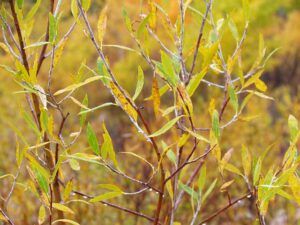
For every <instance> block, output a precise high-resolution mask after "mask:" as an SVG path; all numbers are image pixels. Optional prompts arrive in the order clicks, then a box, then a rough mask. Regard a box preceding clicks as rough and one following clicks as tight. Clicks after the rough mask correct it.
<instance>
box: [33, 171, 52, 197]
mask: <svg viewBox="0 0 300 225" xmlns="http://www.w3.org/2000/svg"><path fill="white" fill-rule="evenodd" d="M32 171H33V173H34V176H35V178H36V180H37V182H38V184H39V186H40V187H41V189H42V190H43V191H44V193H46V194H48V192H49V184H48V181H47V179H46V177H45V176H44V175H43V174H42V173H41V171H40V170H38V168H37V167H34V166H33V167H32Z"/></svg>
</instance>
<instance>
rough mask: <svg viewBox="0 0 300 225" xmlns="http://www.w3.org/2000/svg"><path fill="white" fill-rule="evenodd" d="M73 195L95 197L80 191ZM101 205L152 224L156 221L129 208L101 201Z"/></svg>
mask: <svg viewBox="0 0 300 225" xmlns="http://www.w3.org/2000/svg"><path fill="white" fill-rule="evenodd" d="M73 193H74V194H77V195H80V196H83V197H85V198H88V199H91V198H93V196H90V195H87V194H84V193H82V192H80V191H73ZM100 203H101V204H103V205H107V206H110V207H112V208H115V209H119V210H121V211H124V212H127V213H130V214H132V215H135V216H138V217H141V218H144V219H146V220H148V221H151V222H154V221H155V219H154V218H152V217H150V216H147V215H145V214H143V213H140V212H136V211H133V210H131V209H127V208H124V207H122V206H119V205H116V204H113V203H110V202H106V201H100ZM158 224H161V223H160V222H158Z"/></svg>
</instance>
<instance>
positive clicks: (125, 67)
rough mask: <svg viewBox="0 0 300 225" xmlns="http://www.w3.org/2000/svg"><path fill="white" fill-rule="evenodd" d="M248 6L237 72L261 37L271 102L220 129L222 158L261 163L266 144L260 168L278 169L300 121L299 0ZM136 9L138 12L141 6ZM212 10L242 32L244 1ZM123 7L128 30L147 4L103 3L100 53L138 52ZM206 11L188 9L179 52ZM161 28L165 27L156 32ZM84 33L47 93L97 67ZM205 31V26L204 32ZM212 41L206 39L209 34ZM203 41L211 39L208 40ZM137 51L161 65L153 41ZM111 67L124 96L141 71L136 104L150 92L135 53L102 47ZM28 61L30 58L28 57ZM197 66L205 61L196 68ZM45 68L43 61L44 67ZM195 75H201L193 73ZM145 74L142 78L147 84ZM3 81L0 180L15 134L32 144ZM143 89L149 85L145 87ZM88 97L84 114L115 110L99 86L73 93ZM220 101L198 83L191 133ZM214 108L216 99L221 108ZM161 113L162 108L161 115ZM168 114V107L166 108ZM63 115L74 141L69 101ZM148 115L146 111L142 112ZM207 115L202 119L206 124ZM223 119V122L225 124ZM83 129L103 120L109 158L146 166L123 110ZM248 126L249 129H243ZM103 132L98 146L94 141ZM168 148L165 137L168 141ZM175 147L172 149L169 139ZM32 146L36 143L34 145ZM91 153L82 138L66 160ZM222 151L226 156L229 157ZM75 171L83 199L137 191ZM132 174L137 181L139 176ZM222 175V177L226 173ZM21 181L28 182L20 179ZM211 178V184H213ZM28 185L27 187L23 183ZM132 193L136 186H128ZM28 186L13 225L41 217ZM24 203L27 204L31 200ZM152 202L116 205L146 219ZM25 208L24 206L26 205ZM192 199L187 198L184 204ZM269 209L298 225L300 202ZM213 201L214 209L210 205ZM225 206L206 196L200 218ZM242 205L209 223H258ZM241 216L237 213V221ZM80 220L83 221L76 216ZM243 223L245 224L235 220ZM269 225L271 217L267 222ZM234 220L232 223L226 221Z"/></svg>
mask: <svg viewBox="0 0 300 225" xmlns="http://www.w3.org/2000/svg"><path fill="white" fill-rule="evenodd" d="M25 2H26V5H25V6H26V7H28V8H29V7H30V6H31V5H32V4H33V3H34V1H25ZM105 3H106V1H105V0H103V1H101V0H94V1H92V6H91V8H90V10H89V19H90V21H91V23H92V24H93V25H94V26H96V22H97V19H98V14H99V11H100V10H101V8H102V7H103V6H104V4H105ZM157 3H158V4H160V5H161V6H162V7H163V8H164V9H165V10H166V11H167V12H168V14H169V15H170V17H171V19H172V22H175V21H176V19H177V15H178V4H177V1H175V0H157ZM47 4H48V3H47V1H45V0H44V1H42V6H41V7H40V9H39V11H38V14H37V18H36V20H35V22H34V24H33V32H32V35H31V36H32V38H33V39H35V40H38V39H40V38H41V35H42V34H43V32H44V31H45V26H46V24H47V13H48V12H47V8H48V7H47ZM250 5H251V22H250V26H249V29H248V33H247V39H246V42H245V45H244V47H243V64H244V65H245V67H246V68H250V67H251V66H252V62H253V61H254V59H255V57H256V56H257V52H258V42H259V40H258V39H259V34H262V35H263V36H264V40H265V45H266V46H267V48H268V49H267V51H268V52H271V51H272V50H274V49H275V48H278V51H277V52H276V53H275V54H274V55H273V57H272V58H271V59H270V60H269V62H268V64H267V69H266V70H265V72H264V76H263V80H264V81H265V82H266V83H267V84H268V87H269V88H268V90H267V92H266V94H267V95H269V96H272V97H273V98H274V101H271V100H266V99H261V98H257V97H253V98H252V100H251V102H250V103H249V105H248V106H247V110H246V113H245V114H244V115H243V117H242V118H241V119H239V120H238V122H237V123H235V124H234V125H233V126H229V127H228V128H226V132H224V134H223V136H222V146H223V148H224V150H227V149H228V148H231V147H233V148H234V150H235V151H237V152H238V151H240V149H241V145H242V144H246V145H247V146H248V147H249V149H250V150H251V152H252V154H253V155H259V154H260V153H261V152H262V151H263V150H264V149H266V148H267V146H269V145H270V144H272V143H275V145H274V147H273V148H272V150H271V152H270V153H269V155H268V157H267V158H266V162H265V164H266V165H265V166H266V167H268V168H269V166H270V165H272V164H273V163H275V162H277V161H278V162H280V161H281V158H282V157H283V154H284V151H285V149H287V146H288V144H289V142H288V140H289V138H288V127H287V118H288V115H289V114H291V113H292V114H294V115H295V117H296V118H300V92H299V91H300V66H299V63H300V62H299V59H300V54H299V50H300V41H299V40H300V24H299V21H300V1H299V0H284V1H282V0H252V1H250ZM141 6H142V7H141ZM213 7H214V8H213V10H214V12H215V15H214V16H215V21H217V20H219V19H221V18H226V17H228V16H230V17H231V18H232V19H233V20H234V21H235V23H236V24H237V27H238V28H239V33H240V35H241V33H242V32H243V26H244V24H243V19H242V16H241V15H242V6H241V1H240V0H230V1H217V0H216V1H215V2H214V6H213ZM123 8H125V9H126V10H127V12H128V13H129V15H130V18H131V19H132V20H133V21H140V20H141V14H143V11H144V9H143V1H142V0H110V1H109V3H108V25H107V27H108V28H107V31H106V36H105V39H104V44H105V45H116V44H117V45H123V46H128V47H131V48H136V46H135V43H134V42H133V41H132V39H131V37H130V34H129V32H128V31H127V29H126V26H125V23H124V20H123V18H122V10H123ZM62 9H63V12H62V14H61V19H60V20H61V23H60V27H59V35H60V36H62V35H63V34H64V33H65V32H66V31H67V30H68V28H69V26H70V25H71V23H72V21H73V16H72V14H71V12H70V1H63V5H62ZM203 10H204V7H203V4H202V1H193V2H192V4H191V7H190V8H189V9H188V11H187V12H188V13H187V21H186V29H187V32H186V38H185V43H184V45H185V50H186V51H188V49H189V46H190V47H192V46H194V45H195V42H196V36H197V32H195V30H198V27H199V23H200V22H201V16H200V15H199V13H203V12H202V11H203ZM160 26H161V25H160ZM84 29H85V27H84V25H83V24H79V25H77V26H76V28H75V31H74V33H73V34H72V35H71V36H70V38H69V40H68V42H67V44H66V46H65V50H64V53H63V57H62V58H61V61H60V62H59V66H57V67H56V69H55V73H54V78H53V88H54V89H57V90H59V89H61V88H62V87H65V86H67V85H68V84H70V83H71V82H72V80H74V79H82V78H83V77H86V76H87V74H88V73H89V71H88V70H86V69H85V68H83V67H82V66H81V64H82V62H86V64H87V65H89V66H90V67H91V68H95V67H96V65H95V62H96V59H97V57H98V56H97V54H96V52H95V50H94V48H93V46H92V44H91V42H90V41H88V40H87V38H86V36H85V35H84V33H83V32H82V30H84ZM156 29H157V30H156V31H157V33H158V35H159V37H160V38H161V40H163V41H165V44H166V45H167V46H168V47H169V48H170V49H174V48H175V47H174V46H169V42H168V39H169V37H168V35H167V33H166V32H165V30H164V29H163V27H158V28H156ZM206 29H209V26H207V27H206ZM206 33H208V32H206ZM204 38H208V37H204ZM222 42H223V43H222V44H223V46H224V49H223V50H224V52H225V54H224V55H226V52H228V54H229V53H230V52H232V50H233V49H234V48H235V41H234V38H233V36H232V35H231V33H230V31H229V30H225V31H224V35H223V39H222ZM142 44H143V46H144V47H145V48H147V49H149V51H150V53H151V56H152V58H154V59H159V58H160V52H159V49H160V48H159V46H158V44H157V42H156V41H155V40H153V38H151V37H149V36H148V37H144V38H143V43H142ZM104 52H105V53H106V55H107V57H108V59H109V62H110V64H111V66H112V68H113V70H114V72H115V74H117V78H118V80H119V81H120V83H121V84H122V85H123V86H124V87H125V88H126V89H127V90H128V91H129V92H130V93H133V92H134V89H135V85H136V80H137V67H138V65H141V66H142V67H143V68H144V71H145V75H146V80H145V82H146V85H145V87H148V90H147V88H146V89H144V90H143V92H142V97H144V98H146V97H148V96H149V95H150V93H151V90H150V88H151V74H149V71H148V72H147V65H146V63H145V62H144V61H143V59H142V58H141V57H140V56H139V55H137V54H136V53H135V52H129V51H124V50H121V49H118V48H112V47H104ZM0 57H1V58H0V60H1V64H6V65H10V64H11V63H12V59H11V58H10V56H9V55H8V54H6V52H5V51H4V50H3V49H1V48H0ZM31 57H34V56H31ZM199 60H201V59H199ZM47 63H49V61H47V62H46V64H47ZM47 68H48V67H47V66H44V67H42V71H41V75H40V77H39V79H40V81H41V82H43V80H44V82H46V80H47V74H48V71H47ZM196 69H197V68H196ZM147 75H149V76H148V79H147ZM8 76H9V75H8V74H7V73H6V72H5V71H4V70H0V105H1V107H0V130H1V133H0V146H1V150H0V153H1V154H0V162H1V163H0V176H1V175H2V174H6V173H9V172H10V173H12V171H14V169H17V168H13V167H14V166H15V163H14V161H15V148H16V146H15V145H16V144H15V143H16V137H15V129H16V128H17V129H18V130H19V131H20V132H21V133H22V134H23V135H24V136H25V137H26V139H27V140H28V141H33V142H34V140H35V138H34V134H32V132H31V131H30V128H29V127H28V125H27V124H26V122H25V121H24V118H23V113H24V110H23V108H24V107H25V108H26V106H25V105H26V104H25V102H24V101H25V100H24V96H23V95H20V94H16V93H15V92H16V91H19V90H20V88H19V87H18V86H17V85H16V84H15V83H14V82H13V81H12V80H11V79H9V77H8ZM210 77H213V79H214V81H215V82H218V81H219V82H220V81H221V78H220V77H218V75H215V76H210ZM147 84H148V85H147ZM85 93H87V94H88V97H89V107H91V108H92V107H95V106H97V105H100V104H102V103H104V102H107V101H112V99H111V96H110V95H109V93H108V92H107V91H105V88H104V86H102V84H100V83H99V82H97V83H93V84H90V85H88V86H86V87H84V88H83V89H81V90H80V91H78V92H77V93H76V95H75V97H76V98H77V99H79V100H81V99H83V97H84V95H85ZM211 95H213V96H220V99H222V97H221V96H222V95H223V93H222V92H221V91H220V90H218V89H216V88H213V87H208V86H207V85H205V84H201V86H200V88H199V90H198V91H197V92H196V94H195V95H194V96H193V99H194V100H195V101H196V104H195V105H197V109H196V114H199V115H203V116H199V117H198V118H199V120H198V121H196V123H197V124H201V125H202V126H204V127H205V126H209V125H210V124H209V121H206V120H205V118H207V115H208V110H207V108H208V106H209V100H210V97H209V96H211ZM140 99H141V100H139V101H140V102H139V104H140V105H142V106H145V110H149V109H151V103H150V102H149V101H144V100H142V99H143V98H140ZM216 100H217V98H216ZM217 101H218V100H217ZM167 103H168V98H167V96H166V97H164V98H163V104H165V105H167ZM163 107H164V106H162V108H163ZM165 108H166V107H165ZM64 109H65V110H66V111H68V112H70V118H69V119H68V122H67V124H66V131H65V132H66V133H70V132H76V131H77V130H78V129H79V123H78V116H77V113H78V111H79V107H78V106H77V105H75V104H74V103H73V102H71V101H68V102H66V103H65V105H64ZM146 113H148V114H149V116H151V115H152V114H153V112H152V111H149V112H146ZM204 115H206V116H204ZM226 115H227V113H226V114H225V118H226ZM230 115H231V113H230V110H229V112H228V118H229V116H230ZM88 120H89V121H90V122H91V123H92V124H93V126H94V127H95V128H96V129H95V130H96V131H100V129H98V128H100V127H101V124H102V121H104V120H105V121H106V124H107V127H108V130H109V131H110V134H111V136H112V138H113V140H114V146H115V149H116V150H117V151H119V152H122V151H129V150H130V151H132V152H137V153H139V152H142V153H143V155H144V156H145V157H146V158H147V157H148V158H151V157H152V156H151V154H147V152H149V151H150V147H151V146H150V145H148V144H145V143H144V142H143V141H141V137H139V136H132V135H131V134H132V133H131V130H130V129H132V128H130V126H127V125H128V124H129V121H128V119H127V118H126V117H125V116H124V114H123V113H121V111H120V109H117V108H113V107H109V108H105V109H103V110H101V111H97V112H95V113H91V114H88ZM245 121H250V122H247V123H246V122H245ZM152 122H153V124H152V126H153V128H158V127H160V124H161V121H159V120H155V119H154V117H153V121H152ZM100 136H101V135H100V133H99V137H100ZM170 139H171V137H170ZM170 142H172V140H170ZM33 144H34V143H33ZM86 148H87V143H86V140H85V139H84V138H82V140H79V142H78V144H77V145H76V146H74V147H73V149H72V152H84V151H85V149H86ZM226 148H227V149H226ZM121 157H122V158H121V159H120V160H122V163H123V165H122V166H123V167H124V168H126V171H127V172H128V173H129V174H131V175H133V176H135V177H137V178H143V177H145V176H146V175H147V174H148V173H149V172H150V170H149V168H148V167H146V166H144V165H141V163H140V162H139V161H137V160H136V159H135V158H133V157H130V156H126V155H121ZM239 157H240V154H236V155H234V156H233V158H232V159H231V160H232V161H234V162H235V165H236V166H239V162H240V158H239ZM209 165H210V167H208V177H210V176H211V175H210V172H213V171H214V170H215V168H213V167H214V165H215V164H214V162H213V161H212V162H211V164H209ZM80 167H81V170H80V171H78V172H76V171H74V170H73V171H72V170H70V168H69V167H67V166H66V167H65V171H64V173H65V174H68V179H69V178H71V177H74V178H75V177H76V179H74V184H75V187H77V188H78V189H79V190H81V189H84V190H85V192H87V193H95V192H97V184H100V183H103V181H105V182H106V183H109V182H111V183H114V182H117V183H118V184H119V185H120V186H123V187H126V189H127V190H132V191H134V186H132V184H130V183H128V182H127V181H126V180H122V179H116V177H115V175H113V174H111V173H110V172H108V171H106V170H105V169H103V168H102V167H99V166H95V165H90V164H87V163H80ZM137 171H138V174H137ZM225 176H226V173H225ZM229 176H232V174H230V175H229ZM20 179H21V180H22V179H23V180H24V181H25V180H26V176H25V173H24V174H23V176H22V177H21V178H20ZM213 179H214V178H212V179H211V181H212V180H213ZM0 182H1V183H0V192H1V193H6V192H7V191H8V188H9V185H8V184H9V183H10V182H11V180H10V179H1V180H0ZM25 183H26V182H25ZM131 186H132V187H131ZM24 189H25V187H22V186H18V187H17V191H16V192H15V195H14V196H13V199H12V202H11V203H10V204H11V205H10V213H11V214H12V215H14V218H16V222H18V224H24V225H26V224H34V221H36V216H37V215H38V213H37V212H36V210H37V209H38V208H37V207H35V205H37V204H39V203H38V201H36V199H35V197H34V196H30V193H29V192H26V189H25V192H24ZM244 189H245V187H244V184H243V183H241V184H239V183H238V182H235V184H233V185H232V186H231V187H230V189H229V191H230V193H231V194H232V195H233V196H234V195H238V194H239V193H240V191H241V190H244ZM28 195H29V196H28ZM151 195H155V193H153V194H150V195H149V194H147V195H145V194H142V195H139V196H137V197H134V198H131V197H130V196H129V197H128V196H125V197H124V198H122V200H120V199H117V200H116V201H118V202H119V203H120V204H122V203H123V204H124V203H125V204H126V205H127V206H128V207H129V208H133V209H135V210H137V211H140V210H142V211H144V212H150V213H151V212H152V211H153V209H151V208H150V207H148V205H151V204H149V203H150V202H152V201H154V198H151ZM29 198H30V199H31V201H29V200H28V199H29ZM187 198H188V197H187ZM275 201H277V202H276V203H275V204H273V207H271V208H270V210H269V216H270V218H272V219H271V220H268V221H269V222H270V224H272V225H282V224H290V225H294V224H300V223H299V221H300V208H299V207H298V206H297V205H296V203H292V204H287V202H286V200H284V199H279V200H278V199H276V200H275ZM216 202H218V205H215V203H216ZM222 203H224V204H225V203H226V196H225V194H220V193H217V191H216V193H214V194H212V195H211V196H210V198H209V200H208V202H207V203H206V205H204V206H203V208H204V209H205V211H203V212H202V215H203V217H205V215H209V214H210V213H211V212H214V211H215V210H216V209H217V208H219V206H221V205H222ZM242 204H243V203H241V204H239V205H237V206H235V207H234V209H233V210H229V211H228V212H226V213H224V214H222V215H221V216H220V217H219V218H217V219H216V220H214V221H213V222H211V223H210V224H222V225H223V224H224V225H225V224H254V222H253V219H252V217H251V215H249V213H250V212H251V211H248V210H247V207H248V206H247V205H246V206H244V205H242ZM71 207H72V208H74V209H76V211H77V212H78V213H77V214H75V215H74V220H76V221H77V222H79V223H80V224H90V225H93V224H103V225H105V224H115V225H118V224H126V225H131V224H145V221H142V220H141V221H139V220H137V219H136V218H134V217H131V216H128V215H127V214H125V213H123V212H119V211H115V210H113V209H111V208H108V207H103V206H100V205H91V206H87V205H85V204H82V203H80V202H78V203H76V202H74V203H73V205H72V206H71ZM190 210H191V206H190V204H189V203H188V201H186V204H184V205H182V206H181V208H180V210H179V212H178V215H177V217H178V219H177V220H178V221H181V222H182V224H185V223H184V221H186V220H187V219H188V217H189V215H190V214H189V211H190ZM237 212H241V213H237ZM82 215H84V216H82ZM237 215H242V217H241V218H240V217H237ZM267 219H268V218H267ZM226 221H233V223H230V222H226Z"/></svg>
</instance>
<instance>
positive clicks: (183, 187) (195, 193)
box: [179, 181, 199, 200]
mask: <svg viewBox="0 0 300 225" xmlns="http://www.w3.org/2000/svg"><path fill="white" fill-rule="evenodd" d="M179 188H180V189H181V190H184V191H185V192H186V193H188V194H189V195H190V196H191V197H193V198H194V199H195V200H197V199H198V197H199V194H198V193H197V192H195V191H194V190H193V189H192V188H191V187H189V186H187V185H185V184H183V183H181V181H179Z"/></svg>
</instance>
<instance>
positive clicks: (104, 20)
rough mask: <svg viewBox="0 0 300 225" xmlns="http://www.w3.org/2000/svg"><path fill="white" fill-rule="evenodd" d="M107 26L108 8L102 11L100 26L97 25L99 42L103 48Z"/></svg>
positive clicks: (99, 20)
mask: <svg viewBox="0 0 300 225" xmlns="http://www.w3.org/2000/svg"><path fill="white" fill-rule="evenodd" d="M106 24H107V6H105V7H104V8H103V9H102V11H101V13H100V15H99V19H98V25H97V29H98V41H99V43H100V46H101V47H102V43H103V38H104V34H105V30H106Z"/></svg>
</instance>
